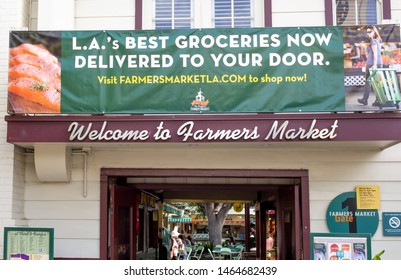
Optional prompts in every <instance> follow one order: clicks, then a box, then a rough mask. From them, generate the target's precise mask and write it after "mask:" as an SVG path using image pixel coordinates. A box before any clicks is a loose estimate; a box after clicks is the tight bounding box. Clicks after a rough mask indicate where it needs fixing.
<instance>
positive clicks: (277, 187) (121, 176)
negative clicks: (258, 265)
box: [100, 168, 310, 260]
mask: <svg viewBox="0 0 401 280" xmlns="http://www.w3.org/2000/svg"><path fill="white" fill-rule="evenodd" d="M202 180H203V181H202ZM200 181H201V182H200ZM173 182H174V183H173ZM194 182H197V183H194ZM199 182H200V183H199ZM119 189H120V190H121V189H122V192H121V193H119V191H118V190H119ZM141 191H145V192H152V191H157V192H163V193H164V194H163V198H164V199H177V200H180V199H181V200H184V199H185V198H187V199H194V198H196V199H199V200H202V199H205V198H204V195H205V194H206V195H207V197H208V199H211V200H219V199H225V200H236V199H237V200H239V198H238V197H240V199H241V200H248V201H250V200H253V201H256V202H258V204H259V206H260V207H259V208H257V211H256V213H255V214H256V221H257V223H256V224H257V227H256V230H257V238H256V248H257V250H256V257H257V258H258V259H266V255H267V253H268V252H266V237H267V236H268V232H267V227H266V217H267V215H268V213H269V212H268V211H271V210H272V209H273V208H274V210H275V211H276V213H277V217H278V223H279V227H280V232H279V235H278V236H277V238H278V240H277V243H278V244H279V246H278V247H279V251H278V253H277V254H278V256H277V259H297V260H298V259H304V258H305V259H308V256H309V233H310V227H309V225H310V222H309V180H308V171H307V170H261V169H257V170H254V169H253V170H244V169H241V170H237V169H218V170H215V169H213V170H212V169H115V168H104V169H102V170H101V195H100V199H101V209H100V211H101V213H100V214H101V215H100V258H101V259H118V254H116V252H117V251H118V250H121V248H119V239H121V238H122V239H125V241H124V242H128V243H124V244H129V245H128V246H127V248H125V247H124V248H122V249H123V251H124V253H125V254H126V255H125V258H129V259H136V252H137V250H138V248H137V246H138V245H137V244H138V242H137V241H138V240H137V237H138V235H137V233H138V232H137V230H138V225H137V223H138V222H140V221H139V219H140V218H139V216H140V215H139V212H140V211H141V210H140V208H139V203H140V202H139V200H138V199H139V198H138V195H139V193H140V192H141ZM127 197H130V198H129V199H127ZM236 197H237V198H236ZM255 198H256V199H255ZM143 217H146V215H145V216H143ZM149 220H151V219H150V218H148V220H147V221H146V222H147V225H149V228H150V229H148V230H152V231H154V232H157V230H159V229H157V228H155V225H154V223H153V224H152V223H151V222H149ZM142 222H143V221H142ZM248 226H249V225H248ZM151 242H154V240H153V241H151ZM120 247H121V246H120Z"/></svg>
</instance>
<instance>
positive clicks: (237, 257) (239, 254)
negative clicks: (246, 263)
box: [232, 246, 244, 260]
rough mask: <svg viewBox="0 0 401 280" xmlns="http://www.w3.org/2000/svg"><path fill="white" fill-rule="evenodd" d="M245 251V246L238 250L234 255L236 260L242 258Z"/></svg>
mask: <svg viewBox="0 0 401 280" xmlns="http://www.w3.org/2000/svg"><path fill="white" fill-rule="evenodd" d="M243 251H244V246H242V247H241V248H240V250H239V251H238V252H236V253H235V255H234V256H233V257H232V258H233V259H234V260H241V259H242V252H243Z"/></svg>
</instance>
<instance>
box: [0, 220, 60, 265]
mask: <svg viewBox="0 0 401 280" xmlns="http://www.w3.org/2000/svg"><path fill="white" fill-rule="evenodd" d="M4 259H5V260H52V259H54V229H53V228H29V227H6V228H4Z"/></svg>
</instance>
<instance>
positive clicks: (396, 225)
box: [382, 212, 401, 236]
mask: <svg viewBox="0 0 401 280" xmlns="http://www.w3.org/2000/svg"><path fill="white" fill-rule="evenodd" d="M382 220H383V235H384V236H401V212H383V213H382Z"/></svg>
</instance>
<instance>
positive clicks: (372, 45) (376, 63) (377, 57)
mask: <svg viewBox="0 0 401 280" xmlns="http://www.w3.org/2000/svg"><path fill="white" fill-rule="evenodd" d="M366 33H367V36H368V38H369V40H370V41H369V45H368V47H367V50H368V58H367V61H366V69H365V91H364V93H363V97H362V98H360V99H358V102H359V103H360V104H362V105H368V99H369V95H370V91H371V85H370V83H369V82H368V78H369V76H370V71H369V69H372V70H375V69H377V68H381V67H383V61H382V55H381V42H382V39H381V37H380V34H379V31H378V30H377V28H376V26H368V28H367V29H366ZM379 105H380V104H379V102H378V101H377V99H376V101H375V102H373V103H372V106H379Z"/></svg>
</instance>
